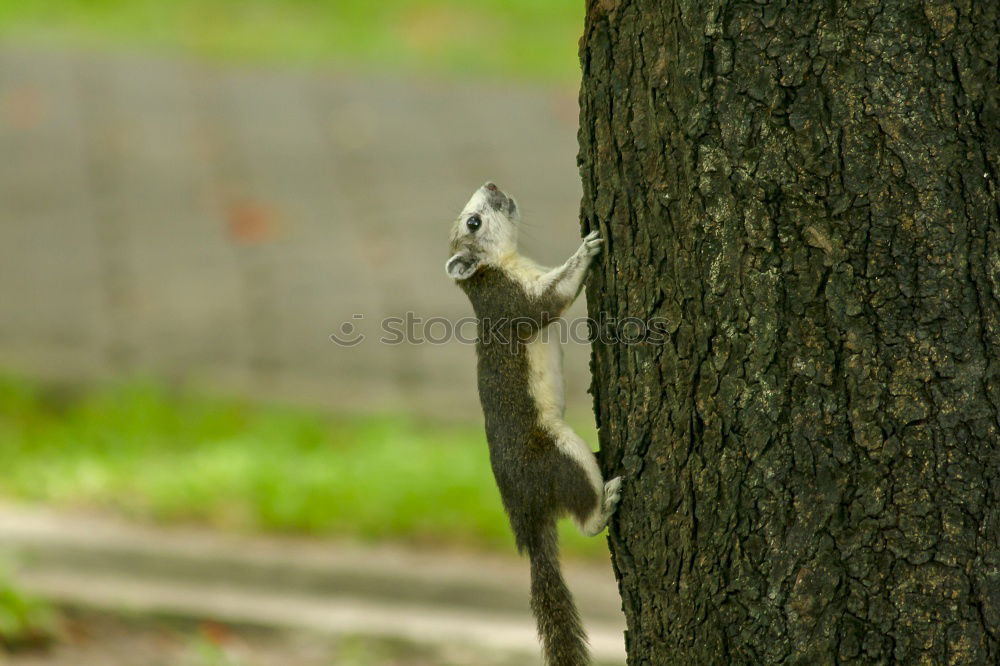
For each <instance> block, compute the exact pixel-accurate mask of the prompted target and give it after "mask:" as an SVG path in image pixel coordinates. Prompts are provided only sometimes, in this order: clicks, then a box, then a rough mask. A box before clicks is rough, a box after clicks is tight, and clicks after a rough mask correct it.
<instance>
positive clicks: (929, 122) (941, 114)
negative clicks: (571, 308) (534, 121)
mask: <svg viewBox="0 0 1000 666" xmlns="http://www.w3.org/2000/svg"><path fill="white" fill-rule="evenodd" d="M587 4H588V6H587V18H586V28H585V34H584V37H583V39H582V41H581V60H582V65H583V86H582V91H581V96H580V100H581V123H580V124H581V130H580V164H581V169H582V176H583V183H584V197H583V209H582V221H583V225H584V227H585V229H594V228H599V229H600V230H601V231H602V232H603V234H604V235H605V237H606V238H607V251H606V253H605V254H604V255H603V256H602V257H601V258H600V259H599V260H598V261H597V262H596V266H595V269H594V271H593V273H592V275H591V277H590V281H589V283H588V295H589V301H590V305H589V307H590V310H591V315H592V316H594V317H598V316H599V315H600V314H601V313H604V314H605V316H610V317H613V318H618V319H619V320H620V319H622V318H625V317H639V318H642V319H648V318H651V317H661V318H663V319H664V321H665V322H666V325H667V328H668V330H669V336H668V339H667V340H666V342H665V343H664V344H660V345H657V344H632V345H629V344H622V343H618V344H611V343H608V342H600V341H599V342H597V343H595V345H594V357H593V365H594V383H593V393H594V404H595V410H596V412H597V417H598V422H599V425H600V427H601V431H600V442H601V449H602V458H603V464H604V466H605V468H606V471H607V472H608V473H609V474H610V475H614V474H622V475H624V484H623V498H622V503H621V506H620V509H619V511H618V514H617V516H616V518H615V520H614V521H613V524H612V528H611V534H610V540H611V544H612V551H613V556H614V562H615V568H616V571H617V574H618V577H619V581H620V586H621V592H622V597H623V600H624V606H625V611H626V615H627V619H628V634H627V639H626V640H627V647H628V651H629V663H630V664H653V665H655V666H661V665H663V666H666V665H670V664H684V665H687V664H730V663H732V664H737V663H746V664H763V663H778V662H781V663H785V662H788V663H800V664H827V663H831V664H832V663H891V662H900V663H907V664H911V663H928V664H930V663H933V664H944V663H955V664H987V663H992V664H995V663H1000V415H998V414H1000V222H998V179H1000V161H998V160H1000V114H998V98H1000V80H998V71H1000V70H998V67H1000V60H998V35H1000V25H998V21H1000V20H998V7H1000V3H998V2H995V1H993V0H990V1H988V2H987V1H986V0H976V1H969V0H966V1H962V0H957V1H954V2H951V1H948V0H934V1H929V2H914V1H900V2H895V1H890V0H823V1H820V0H817V1H815V2H791V1H782V2H767V1H766V0H763V1H761V0H758V1H756V2H725V1H722V0H716V1H712V0H702V1H699V0H687V1H684V0H588V3H587Z"/></svg>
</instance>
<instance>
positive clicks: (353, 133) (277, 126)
mask: <svg viewBox="0 0 1000 666" xmlns="http://www.w3.org/2000/svg"><path fill="white" fill-rule="evenodd" d="M576 123H577V107H576V91H574V90H569V89H550V88H543V87H531V86H523V85H515V84H507V83H498V82H486V83H484V82H477V81H471V80H470V81H464V82H454V81H448V82H443V81H434V80H407V79H403V78H388V77H381V78H380V77H378V76H359V75H358V74H356V73H353V74H352V73H345V72H337V71H325V72H314V71H302V70H289V69H282V70H271V69H261V68H254V69H250V68H244V67H213V66H207V65H204V64H197V63H192V62H186V61H177V60H158V59H151V58H149V57H133V56H123V55H119V56H115V57H110V56H96V55H93V54H81V53H64V54H53V53H47V52H36V51H30V50H24V49H15V48H11V47H0V155H2V159H0V371H5V372H14V373H19V374H27V375H29V376H33V377H39V378H42V379H47V380H61V381H63V380H68V381H74V382H76V381H91V380H104V379H108V378H114V377H120V376H129V377H131V376H141V377H153V378H162V379H166V380H169V381H172V382H181V383H184V384H187V385H190V386H193V387H196V388H198V389H200V390H210V391H214V392H224V393H235V394H241V395H242V394H245V395H250V396H253V397H260V398H264V399H279V400H287V401H292V402H296V403H303V404H308V405H312V406H321V407H324V408H329V409H332V410H336V411H354V410H364V411H369V412H380V411H400V410H402V411H407V412H413V413H427V414H433V415H443V416H446V417H452V418H461V419H467V418H473V419H474V418H478V401H477V398H476V394H475V383H474V351H473V349H472V347H471V346H470V345H467V344H462V343H458V342H454V341H452V342H448V343H444V344H430V343H426V342H425V343H424V344H399V345H386V344H382V343H380V342H379V341H378V338H379V337H380V336H381V330H380V328H381V327H380V321H381V320H383V319H384V318H385V317H401V318H405V316H406V313H407V312H411V313H413V317H419V318H421V319H423V320H425V321H426V320H427V319H428V318H432V317H436V318H443V319H444V320H447V321H455V320H458V319H459V318H461V317H464V316H468V315H469V314H470V308H469V306H468V304H467V302H466V300H465V298H464V296H463V294H462V293H461V292H460V290H458V289H457V288H455V287H454V285H452V284H451V282H450V281H449V280H448V279H447V278H446V276H445V274H444V268H443V266H444V261H445V259H446V255H447V248H446V243H447V236H448V230H449V225H450V223H451V220H452V219H453V218H454V216H455V215H456V213H457V212H458V211H459V210H460V208H461V207H462V205H463V204H464V203H465V201H466V199H467V198H468V197H469V195H470V194H471V192H472V191H473V190H474V189H475V188H476V187H478V186H479V185H480V184H481V183H482V182H484V181H485V180H495V181H496V182H497V183H498V184H499V185H500V186H501V187H503V188H504V189H506V190H508V191H509V192H511V193H512V194H514V196H515V197H517V198H518V200H519V202H520V203H521V206H522V209H523V211H524V217H525V228H524V230H523V232H522V237H523V245H524V247H525V252H526V253H528V254H529V255H530V256H533V257H534V258H536V259H538V260H540V261H542V262H543V263H548V264H555V263H558V262H560V261H562V260H563V259H564V258H565V257H566V256H568V254H569V253H570V252H572V251H573V249H574V248H575V247H576V245H577V243H578V242H579V241H578V238H579V231H578V222H577V216H578V206H579V198H580V186H579V179H578V175H577V169H576ZM581 305H582V304H578V305H577V306H576V307H575V309H574V311H573V314H575V315H582V314H583V312H584V308H582V307H581ZM357 317H361V318H357ZM345 322H349V323H351V324H352V325H354V326H355V331H356V332H358V333H363V334H365V335H367V339H366V340H365V341H364V342H362V343H360V344H357V345H355V346H352V347H343V346H338V345H336V344H334V343H333V342H332V341H331V339H330V335H331V333H338V334H341V335H343V334H344V333H343V329H342V325H343V324H344V323H345ZM445 328H446V326H445V324H444V322H443V321H442V320H441V319H438V320H436V323H435V324H434V325H433V326H432V328H431V330H430V331H425V330H423V328H422V327H420V326H417V327H415V330H416V332H417V333H431V334H432V335H435V336H440V335H442V334H443V332H444V331H445ZM469 330H471V329H469ZM588 357H589V352H588V349H587V348H586V347H585V346H584V345H580V344H570V345H567V346H566V364H567V381H568V396H569V401H570V404H571V410H573V411H576V413H578V414H580V415H581V417H582V418H587V414H586V411H587V409H588V404H589V403H588V398H587V396H586V394H585V392H586V388H587V385H588V382H589V370H588Z"/></svg>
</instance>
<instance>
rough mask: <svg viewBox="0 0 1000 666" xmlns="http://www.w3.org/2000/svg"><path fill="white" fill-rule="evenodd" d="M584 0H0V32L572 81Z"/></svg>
mask: <svg viewBox="0 0 1000 666" xmlns="http://www.w3.org/2000/svg"><path fill="white" fill-rule="evenodd" d="M583 11H584V1H583V0H476V1H475V2H470V1H468V0H39V1H24V0H0V38H3V37H15V38H18V39H22V40H24V39H27V40H32V41H42V42H45V43H57V44H68V45H72V46H81V45H84V46H101V47H107V46H111V47H126V48H142V49H156V50H164V51H172V52H180V53H186V54H193V55H195V56H200V57H210V58H219V59H226V60H244V61H246V60H249V61H280V62H310V63H315V62H324V61H325V62H332V63H343V64H351V65H358V64H361V65H369V66H375V67H379V68H392V69H400V68H402V69H407V70H417V71H432V72H445V73H452V74H467V75H478V74H490V75H500V76H504V77H528V78H535V79H548V80H559V81H566V82H575V81H576V79H577V78H578V71H579V67H578V61H577V55H576V52H577V46H576V45H577V40H578V38H579V36H580V34H581V32H582V29H583Z"/></svg>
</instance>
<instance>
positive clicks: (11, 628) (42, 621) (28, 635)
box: [0, 572, 56, 663]
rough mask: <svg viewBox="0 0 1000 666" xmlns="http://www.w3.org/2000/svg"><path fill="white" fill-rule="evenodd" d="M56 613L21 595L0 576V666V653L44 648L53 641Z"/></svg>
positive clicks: (28, 596)
mask: <svg viewBox="0 0 1000 666" xmlns="http://www.w3.org/2000/svg"><path fill="white" fill-rule="evenodd" d="M55 617H56V616H55V611H54V610H53V609H52V608H51V607H50V606H49V605H48V604H47V603H45V602H44V601H41V600H39V599H35V598H34V597H32V596H30V595H26V594H24V593H23V592H22V591H21V590H19V589H18V588H17V587H15V586H14V585H13V584H12V583H11V582H10V581H9V580H8V579H7V577H6V576H5V575H3V573H2V572H0V663H2V662H3V658H2V657H3V650H18V649H22V648H31V647H37V646H40V645H44V644H46V643H48V642H49V641H50V640H52V639H53V638H54V637H55V633H56V619H55Z"/></svg>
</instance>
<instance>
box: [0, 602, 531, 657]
mask: <svg viewBox="0 0 1000 666" xmlns="http://www.w3.org/2000/svg"><path fill="white" fill-rule="evenodd" d="M0 664H2V665H3V666H290V665H293V666H471V665H473V664H474V665H475V666H527V664H526V662H525V659H524V658H523V657H509V656H500V655H490V654H484V653H483V651H482V650H480V649H472V648H463V647H460V646H455V647H450V648H447V649H439V650H434V649H431V648H427V647H423V646H414V645H411V644H406V643H400V642H391V641H385V640H379V639H371V638H363V637H347V638H336V639H335V638H331V637H329V636H323V635H318V634H313V633H308V632H301V633H300V632H283V631H273V630H265V629H259V628H253V627H237V626H231V625H224V624H219V623H216V622H191V621H187V620H175V619H171V618H148V617H122V616H115V615H110V614H105V613H94V612H90V611H87V612H83V611H79V610H77V611H66V612H64V613H63V620H62V622H61V637H60V638H59V640H58V641H56V642H55V643H54V644H53V645H51V646H49V647H47V648H42V649H34V650H30V651H24V652H17V653H3V652H0Z"/></svg>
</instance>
